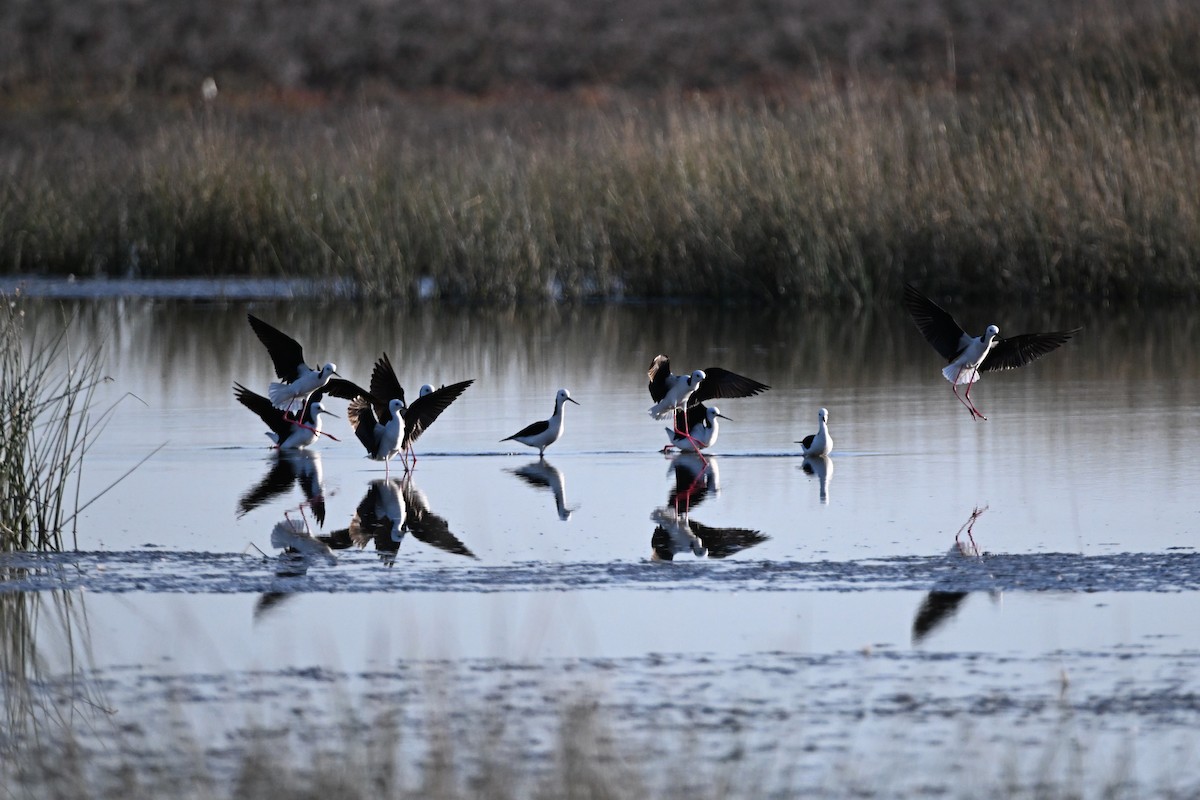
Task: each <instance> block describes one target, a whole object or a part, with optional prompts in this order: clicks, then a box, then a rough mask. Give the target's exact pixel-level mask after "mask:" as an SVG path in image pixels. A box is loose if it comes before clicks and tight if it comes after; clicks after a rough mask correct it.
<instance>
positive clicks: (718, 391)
mask: <svg viewBox="0 0 1200 800" xmlns="http://www.w3.org/2000/svg"><path fill="white" fill-rule="evenodd" d="M770 388H771V387H770V386H767V385H766V384H765V383H759V382H758V381H756V380H754V379H753V378H747V377H746V376H745V375H738V374H737V373H736V372H730V371H729V370H727V369H721V368H720V367H706V368H705V370H704V380H702V381H700V388H698V389H696V391H694V392H692V396H691V399H690V400H689V401H688V404H689V405H691V404H693V403H700V402H703V401H705V400H714V399H716V398H718V397H753V396H754V395H756V394H759V393H760V392H765V391H766V390H767V389H770Z"/></svg>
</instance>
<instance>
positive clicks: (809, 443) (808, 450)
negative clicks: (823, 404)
mask: <svg viewBox="0 0 1200 800" xmlns="http://www.w3.org/2000/svg"><path fill="white" fill-rule="evenodd" d="M796 444H798V445H800V448H801V451H800V452H801V453H802V454H803V455H804V456H805V457H806V458H807V457H808V456H827V455H829V451H830V450H832V449H833V437H832V436H830V435H829V411H828V410H827V409H824V408H822V409H820V410H819V411H817V432H816V433H810V434H809V435H808V436H805V437H804V438H803V439H801V440H800V441H798V442H796Z"/></svg>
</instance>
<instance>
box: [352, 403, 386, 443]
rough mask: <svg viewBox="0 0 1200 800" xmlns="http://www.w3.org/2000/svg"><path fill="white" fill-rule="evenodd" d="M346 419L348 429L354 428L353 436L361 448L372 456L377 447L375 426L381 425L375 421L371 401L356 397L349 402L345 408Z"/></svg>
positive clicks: (377, 437)
mask: <svg viewBox="0 0 1200 800" xmlns="http://www.w3.org/2000/svg"><path fill="white" fill-rule="evenodd" d="M346 419H347V420H348V421H349V423H350V427H351V428H354V435H355V436H357V437H358V440H359V441H360V442H362V444H363V447H365V448H367V452H368V453H371V454H372V455H374V453H375V448H376V447H377V446H378V445H379V433H378V432H377V431H376V426H379V425H382V424H383V423H380V422H376V421H375V414H374V413H373V409H372V408H371V401H370V400H367V399H366V398H365V397H356V398H355V399H353V400H351V401H350V405H348V406H346Z"/></svg>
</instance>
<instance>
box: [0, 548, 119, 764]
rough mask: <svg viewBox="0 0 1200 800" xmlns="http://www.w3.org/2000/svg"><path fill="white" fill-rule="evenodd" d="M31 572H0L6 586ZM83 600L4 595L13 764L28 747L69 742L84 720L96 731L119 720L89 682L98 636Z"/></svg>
mask: <svg viewBox="0 0 1200 800" xmlns="http://www.w3.org/2000/svg"><path fill="white" fill-rule="evenodd" d="M30 572H32V570H29V569H26V568H15V567H11V568H10V567H5V568H0V582H3V581H5V580H9V579H13V580H20V579H24V578H26V577H28V574H29V573H30ZM83 597H84V595H83V593H82V592H68V591H61V590H58V591H41V592H3V593H0V696H3V698H4V701H3V703H4V721H3V728H2V729H0V751H2V752H5V753H7V754H8V756H9V757H13V756H15V757H19V756H16V753H18V752H19V749H20V747H21V746H22V745H23V744H27V743H29V744H36V743H38V742H43V743H44V742H45V741H49V740H54V739H57V738H60V737H61V736H62V735H63V734H66V735H67V736H68V737H69V736H70V735H71V733H72V726H73V725H76V724H78V723H79V722H80V721H81V720H86V723H85V724H87V725H89V726H90V725H93V724H96V723H97V722H101V721H103V720H105V719H108V718H110V717H111V715H112V714H113V713H114V710H113V709H111V708H109V707H108V705H107V703H106V701H105V699H104V695H103V688H102V686H101V685H100V683H99V682H97V681H94V680H92V679H91V678H90V677H89V676H90V675H91V674H92V662H93V659H92V653H91V631H90V627H89V625H88V617H87V611H86V607H85V605H84V602H83ZM48 652H53V653H54V654H55V663H52V662H51V659H50V657H49V656H48V654H47V653H48Z"/></svg>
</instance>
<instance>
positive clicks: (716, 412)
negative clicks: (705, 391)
mask: <svg viewBox="0 0 1200 800" xmlns="http://www.w3.org/2000/svg"><path fill="white" fill-rule="evenodd" d="M707 413H708V424H709V425H716V424H717V417H720V418H721V419H729V417H727V416H725V415H724V414H722V413H721V409H719V408H717V407H716V406H709V407H708V412H707ZM729 421H730V422H733V420H731V419H729Z"/></svg>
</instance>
